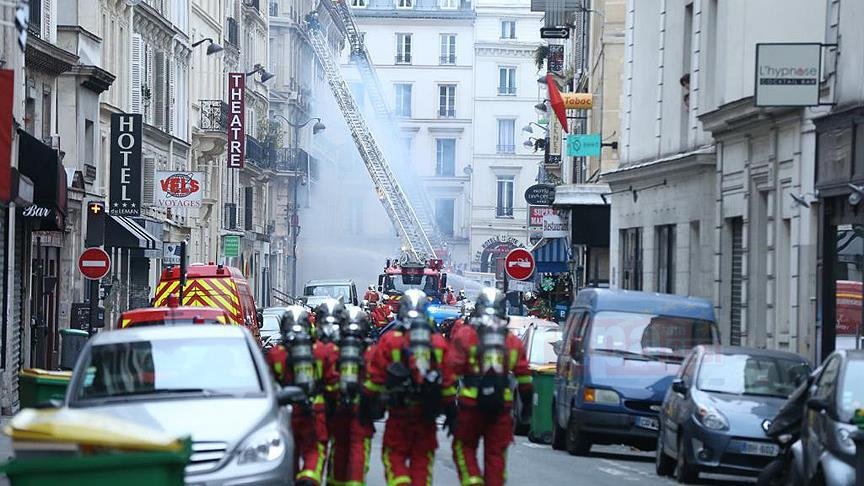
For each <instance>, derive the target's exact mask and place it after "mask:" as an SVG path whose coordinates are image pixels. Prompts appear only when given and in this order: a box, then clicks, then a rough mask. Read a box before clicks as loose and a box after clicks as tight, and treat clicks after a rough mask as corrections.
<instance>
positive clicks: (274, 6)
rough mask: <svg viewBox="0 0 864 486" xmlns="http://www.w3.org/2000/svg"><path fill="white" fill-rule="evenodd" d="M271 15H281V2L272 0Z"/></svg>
mask: <svg viewBox="0 0 864 486" xmlns="http://www.w3.org/2000/svg"><path fill="white" fill-rule="evenodd" d="M270 15H271V16H272V17H276V16H278V15H279V2H276V1H275V0H270Z"/></svg>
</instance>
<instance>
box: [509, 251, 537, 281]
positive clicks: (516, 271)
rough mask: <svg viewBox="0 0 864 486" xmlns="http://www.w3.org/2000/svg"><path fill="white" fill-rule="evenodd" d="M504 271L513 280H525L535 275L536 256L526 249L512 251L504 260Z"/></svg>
mask: <svg viewBox="0 0 864 486" xmlns="http://www.w3.org/2000/svg"><path fill="white" fill-rule="evenodd" d="M504 271H505V272H507V276H508V277H510V278H512V279H513V280H525V279H527V278H528V277H530V276H531V275H533V274H534V256H532V255H531V252H530V251H528V250H526V249H525V248H516V249H515V250H511V251H510V253H508V254H507V257H506V258H505V259H504Z"/></svg>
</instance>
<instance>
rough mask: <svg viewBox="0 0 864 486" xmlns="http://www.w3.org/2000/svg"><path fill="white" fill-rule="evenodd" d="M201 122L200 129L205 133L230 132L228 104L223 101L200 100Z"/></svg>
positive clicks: (199, 123)
mask: <svg viewBox="0 0 864 486" xmlns="http://www.w3.org/2000/svg"><path fill="white" fill-rule="evenodd" d="M199 104H200V105H201V120H200V121H199V122H198V128H200V129H201V131H204V132H224V133H227V130H228V104H227V103H225V102H224V101H222V100H199Z"/></svg>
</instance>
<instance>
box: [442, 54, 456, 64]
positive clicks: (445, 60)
mask: <svg viewBox="0 0 864 486" xmlns="http://www.w3.org/2000/svg"><path fill="white" fill-rule="evenodd" d="M438 61H439V62H440V63H441V64H456V56H455V55H452V56H441V57H439V58H438Z"/></svg>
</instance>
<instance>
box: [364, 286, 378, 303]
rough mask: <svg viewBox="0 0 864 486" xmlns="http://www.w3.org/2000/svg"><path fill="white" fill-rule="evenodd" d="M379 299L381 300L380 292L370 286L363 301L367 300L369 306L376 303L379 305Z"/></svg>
mask: <svg viewBox="0 0 864 486" xmlns="http://www.w3.org/2000/svg"><path fill="white" fill-rule="evenodd" d="M378 299H379V296H378V292H376V291H375V286H374V285H370V286H369V289H368V290H366V293H365V294H363V300H365V301H366V302H369V304H376V303H378Z"/></svg>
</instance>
